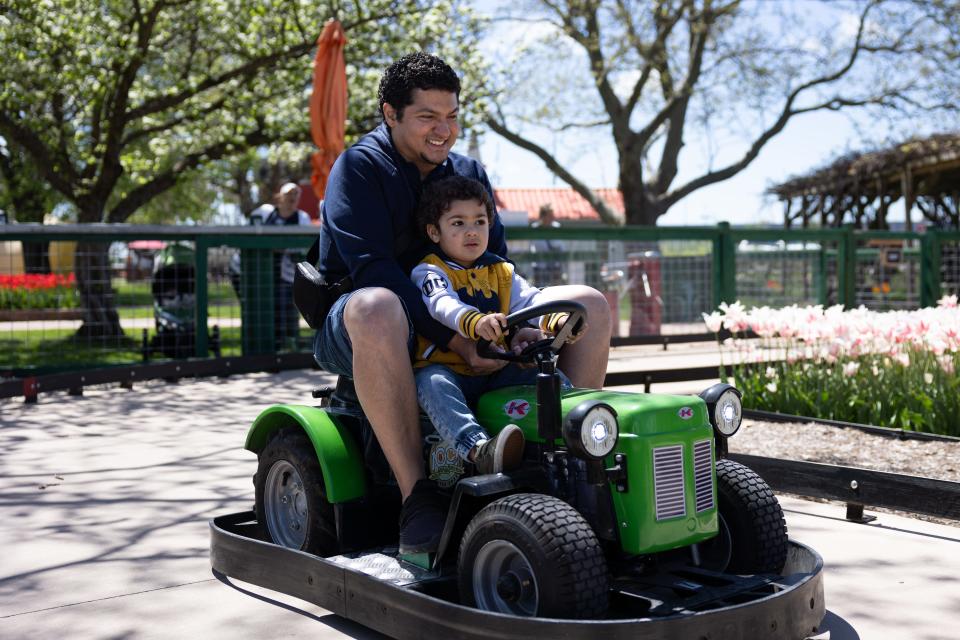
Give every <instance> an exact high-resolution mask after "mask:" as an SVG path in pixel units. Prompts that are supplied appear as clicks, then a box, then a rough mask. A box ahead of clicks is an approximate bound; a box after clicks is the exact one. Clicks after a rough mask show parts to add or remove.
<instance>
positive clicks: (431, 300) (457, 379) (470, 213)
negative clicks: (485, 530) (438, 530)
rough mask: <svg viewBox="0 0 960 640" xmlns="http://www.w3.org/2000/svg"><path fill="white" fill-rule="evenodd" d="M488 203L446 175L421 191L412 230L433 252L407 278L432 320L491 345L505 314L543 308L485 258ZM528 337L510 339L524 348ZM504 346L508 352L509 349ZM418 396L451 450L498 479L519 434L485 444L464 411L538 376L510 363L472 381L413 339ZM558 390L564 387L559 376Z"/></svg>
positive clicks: (516, 452) (504, 268)
mask: <svg viewBox="0 0 960 640" xmlns="http://www.w3.org/2000/svg"><path fill="white" fill-rule="evenodd" d="M492 217H493V202H492V201H491V198H490V195H489V193H487V190H486V189H484V187H483V185H481V184H480V183H479V182H477V181H475V180H471V179H469V178H464V177H462V176H451V177H448V178H443V179H441V180H438V181H436V182H433V183H430V184H428V185H427V186H425V187H424V192H423V195H422V196H421V198H420V206H419V209H418V211H417V225H418V226H419V227H420V228H421V229H423V230H424V231H425V232H426V234H427V236H428V237H429V238H430V240H432V241H433V242H434V243H435V245H436V246H435V247H434V250H433V253H430V254H429V255H427V256H426V257H425V258H423V260H422V261H421V262H420V264H418V265H417V266H416V267H414V269H413V272H412V273H411V278H412V279H413V281H414V283H415V284H416V285H417V286H418V287H420V292H421V295H422V296H423V302H424V304H425V305H426V306H427V309H428V311H429V312H430V315H431V316H432V317H433V318H434V319H435V320H437V321H438V322H440V323H442V324H443V325H445V326H447V327H449V328H451V329H453V330H454V331H457V332H458V333H460V335H462V336H465V337H467V338H470V339H471V340H478V339H480V338H484V339H486V340H490V341H491V342H494V343H495V342H497V341H498V340H500V339H501V337H502V336H503V331H502V329H503V327H504V326H505V325H506V315H507V314H510V313H513V312H514V311H518V310H520V309H525V308H527V307H530V306H533V305H535V304H539V303H541V302H545V301H546V300H544V299H543V296H542V294H541V292H540V290H539V289H537V288H535V287H532V286H531V285H530V284H528V283H527V282H526V281H525V280H524V279H523V278H521V277H520V276H518V275H517V274H516V273H515V272H514V270H513V265H512V264H510V263H509V262H507V261H506V260H504V259H503V258H501V257H499V256H497V255H494V254H492V253H490V252H488V251H487V240H488V234H489V229H490V223H491V222H492ZM566 318H567V314H552V315H551V316H548V317H545V318H543V319H542V321H541V327H542V328H543V329H545V330H547V331H551V332H554V331H558V330H559V329H560V328H561V327H562V326H563V322H565V321H566ZM530 331H533V332H534V333H536V336H534V337H536V338H539V337H542V334H541V333H540V332H539V331H536V330H533V329H527V330H521V332H526V334H525V335H524V336H520V335H519V334H520V332H518V336H517V338H515V339H514V345H512V346H515V347H517V346H522V344H521V343H522V342H523V341H525V340H527V339H529V338H530V337H531V336H530V334H529V332H530ZM508 346H510V345H508ZM414 367H415V368H416V372H415V375H416V382H417V397H418V399H419V401H420V406H421V408H422V409H423V410H424V412H426V414H427V415H428V416H430V420H431V421H432V422H433V424H434V426H435V427H436V429H437V432H438V433H439V434H440V435H441V436H442V437H443V438H444V439H445V440H447V441H448V442H451V443H453V445H454V447H455V449H456V451H457V454H458V455H459V456H460V457H461V458H462V459H463V460H466V461H469V462H472V463H473V464H474V465H475V466H476V468H477V471H478V472H479V473H483V474H486V473H499V472H501V471H509V470H511V469H515V468H516V467H518V466H519V465H520V462H521V460H522V458H523V445H524V439H523V432H522V431H521V430H520V428H519V427H517V426H516V425H512V424H511V425H507V426H506V427H504V428H503V430H502V431H500V433H499V434H497V437H496V438H493V439H491V438H490V436H489V435H488V434H487V433H486V431H484V429H483V427H481V426H480V424H479V423H478V422H477V419H476V418H475V417H474V415H473V412H472V411H471V410H470V406H471V405H474V404H475V403H476V400H477V399H478V398H479V397H480V395H481V394H482V393H484V392H486V391H489V390H491V389H499V388H501V387H506V386H510V385H516V384H533V383H534V382H535V380H536V375H537V370H536V369H533V368H521V367H519V366H517V365H515V364H513V363H511V364H508V365H507V366H506V367H504V368H503V369H500V370H499V371H497V372H496V373H492V374H488V375H473V374H472V373H471V371H470V369H469V367H467V365H466V363H465V362H464V361H463V360H462V359H461V357H460V356H459V355H458V354H456V353H454V352H453V351H444V350H441V349H437V348H435V345H433V344H431V343H430V342H428V341H427V340H426V339H424V338H423V337H420V338H419V339H418V344H417V354H416V360H415V362H414ZM561 380H562V384H563V386H564V387H570V386H571V385H570V382H569V380H567V378H566V377H565V376H563V375H562V374H561Z"/></svg>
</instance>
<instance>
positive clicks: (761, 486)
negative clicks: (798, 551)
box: [701, 459, 788, 574]
mask: <svg viewBox="0 0 960 640" xmlns="http://www.w3.org/2000/svg"><path fill="white" fill-rule="evenodd" d="M717 502H718V507H719V511H720V534H719V535H718V536H717V537H716V538H713V539H712V540H710V541H709V542H706V543H704V544H703V545H701V557H702V559H703V564H704V566H706V567H708V568H711V569H715V570H717V571H726V572H728V573H737V574H755V573H780V571H781V570H782V569H783V565H784V563H785V562H786V560H787V546H788V542H787V523H786V521H785V520H784V518H783V509H781V508H780V503H779V502H778V501H777V498H776V496H775V495H773V491H772V490H771V489H770V486H769V485H768V484H767V483H766V481H764V479H763V478H761V477H760V476H758V475H757V474H756V473H754V471H753V470H751V469H749V468H747V467H745V466H743V465H742V464H740V463H738V462H734V461H733V460H727V459H720V460H717Z"/></svg>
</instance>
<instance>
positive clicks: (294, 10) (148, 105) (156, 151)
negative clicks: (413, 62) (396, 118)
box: [0, 0, 474, 222]
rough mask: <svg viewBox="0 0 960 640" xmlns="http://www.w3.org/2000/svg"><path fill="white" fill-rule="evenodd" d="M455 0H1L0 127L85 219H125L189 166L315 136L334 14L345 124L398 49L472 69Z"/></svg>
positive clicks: (369, 104) (362, 122) (365, 102)
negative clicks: (319, 81) (320, 57)
mask: <svg viewBox="0 0 960 640" xmlns="http://www.w3.org/2000/svg"><path fill="white" fill-rule="evenodd" d="M456 2H457V0H444V1H441V2H430V1H428V0H413V1H409V0H408V1H404V2H398V1H391V0H366V1H365V2H363V3H341V2H339V1H337V0H321V2H319V3H318V2H315V1H312V0H310V1H308V0H287V1H285V2H271V1H270V0H98V1H96V2H94V1H91V0H85V1H84V0H57V1H53V0H40V1H37V0H10V1H9V2H5V3H4V4H3V7H2V8H0V57H2V59H3V60H4V64H3V65H0V137H2V138H3V139H4V140H5V141H7V142H8V143H9V146H10V147H15V148H17V149H19V150H22V152H23V157H25V158H26V159H27V160H29V162H31V163H32V164H33V167H34V169H35V171H36V173H37V175H38V176H39V177H40V178H41V179H42V180H43V181H44V182H45V183H47V184H48V185H50V186H51V187H52V188H53V189H54V190H55V191H56V192H57V193H58V194H59V195H60V196H61V197H62V198H63V200H65V201H67V202H69V203H71V204H72V205H73V206H74V207H75V209H76V211H77V217H78V221H79V222H123V221H125V220H127V219H129V218H130V216H131V215H132V214H133V213H134V212H135V211H137V210H138V209H140V208H141V207H143V206H144V205H145V204H147V203H148V202H150V201H151V200H152V199H153V198H155V197H157V196H158V195H160V194H162V193H164V192H167V191H169V190H171V189H173V188H174V187H175V186H176V185H177V184H178V182H179V181H181V180H182V179H184V178H189V177H190V176H192V175H195V173H193V172H194V170H196V169H198V168H205V167H208V166H210V165H211V164H212V163H216V162H227V161H230V160H231V159H233V158H237V157H242V156H243V154H245V153H246V152H248V150H250V149H254V148H258V147H265V146H268V145H272V144H277V143H282V142H290V141H293V142H301V141H302V142H307V141H309V133H308V128H309V119H308V115H307V98H308V96H309V92H310V79H311V64H312V54H313V52H314V48H315V42H316V39H317V37H318V35H319V33H320V30H321V28H322V26H323V23H324V22H325V21H326V20H327V19H328V18H331V17H336V18H338V19H339V20H340V21H341V23H342V24H343V26H344V29H345V31H346V33H347V37H348V39H349V44H348V47H347V50H346V58H347V65H348V78H349V81H350V106H349V109H348V113H349V117H350V123H348V130H349V131H350V133H351V134H353V135H356V133H358V132H359V131H361V130H362V129H365V128H366V127H368V126H369V125H370V124H371V123H372V122H373V121H374V119H375V117H376V82H377V81H378V79H379V76H380V73H381V72H382V70H383V68H384V67H385V66H386V65H387V64H388V63H389V62H390V61H391V60H392V59H393V58H394V57H395V56H397V55H399V54H400V53H406V52H409V51H411V50H416V49H421V48H430V49H432V50H435V51H439V52H441V53H442V54H447V55H450V56H451V59H450V62H451V64H453V65H454V66H455V68H456V67H458V66H459V67H460V69H458V70H463V71H465V72H466V73H467V75H468V76H469V71H470V68H471V59H472V55H473V53H472V48H471V47H472V43H473V36H472V29H473V28H474V25H473V23H472V22H471V20H470V18H469V15H468V14H464V13H463V12H462V11H459V10H457V9H456ZM455 45H456V46H455ZM247 157H249V156H247ZM218 171H220V172H223V169H222V168H221V169H219V170H218Z"/></svg>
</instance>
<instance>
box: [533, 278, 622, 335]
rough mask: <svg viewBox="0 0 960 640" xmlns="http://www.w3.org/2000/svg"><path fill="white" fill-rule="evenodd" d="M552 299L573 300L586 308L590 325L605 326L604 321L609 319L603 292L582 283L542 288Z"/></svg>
mask: <svg viewBox="0 0 960 640" xmlns="http://www.w3.org/2000/svg"><path fill="white" fill-rule="evenodd" d="M544 293H545V294H547V296H549V297H550V298H551V299H553V300H573V301H574V302H579V303H580V304H582V305H583V306H585V307H586V308H587V321H588V322H589V323H590V326H591V327H593V326H605V325H604V324H603V322H604V321H607V322H609V320H610V305H609V304H608V303H607V299H606V298H604V297H603V294H602V293H600V292H599V291H597V290H596V289H594V288H593V287H588V286H586V285H582V284H571V285H563V286H558V287H548V288H547V289H544Z"/></svg>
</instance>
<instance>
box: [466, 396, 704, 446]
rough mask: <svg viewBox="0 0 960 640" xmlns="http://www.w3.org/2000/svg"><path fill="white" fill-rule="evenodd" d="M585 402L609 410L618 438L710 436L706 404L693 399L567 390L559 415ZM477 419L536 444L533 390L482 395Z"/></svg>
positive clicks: (495, 429) (535, 412) (535, 399)
mask: <svg viewBox="0 0 960 640" xmlns="http://www.w3.org/2000/svg"><path fill="white" fill-rule="evenodd" d="M586 401H591V402H603V403H605V404H608V405H610V406H611V407H613V410H614V411H616V412H617V422H618V423H619V425H620V434H621V435H623V434H633V435H637V436H655V435H658V434H664V433H675V432H677V431H686V430H688V429H691V428H694V429H697V430H700V429H706V431H705V433H706V434H707V435H709V433H710V428H711V427H710V421H709V418H708V417H707V407H706V404H705V403H704V402H703V400H702V399H700V398H699V397H697V396H675V395H661V394H649V393H627V392H622V391H602V390H601V391H596V390H591V389H570V390H568V391H565V392H564V393H563V398H562V400H561V406H562V408H563V415H564V416H566V415H567V414H568V413H569V412H570V411H571V410H573V409H574V407H576V406H577V405H579V404H580V403H581V402H586ZM477 418H478V419H479V422H480V424H482V425H484V426H486V427H487V428H488V429H491V430H492V431H494V432H496V431H499V430H500V428H502V427H503V426H504V425H507V424H515V425H517V426H518V427H520V428H521V429H523V432H524V435H525V436H526V438H527V440H528V441H530V442H539V441H540V440H539V437H538V435H537V398H536V393H535V392H534V389H533V387H505V388H503V389H497V390H496V391H491V392H489V393H486V394H484V396H483V397H482V398H481V399H480V402H479V405H478V407H477Z"/></svg>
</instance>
